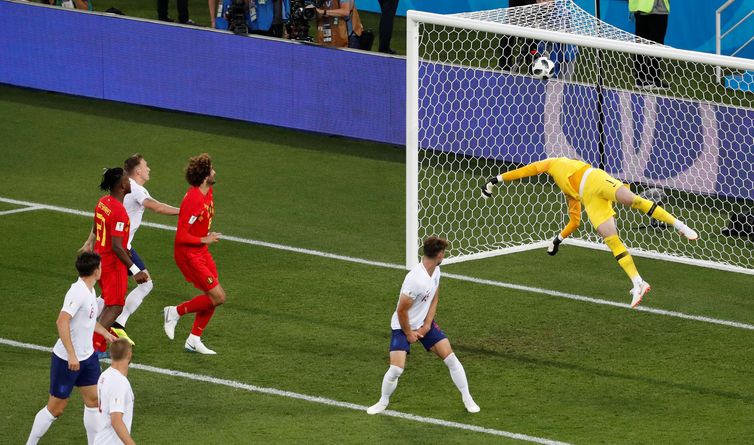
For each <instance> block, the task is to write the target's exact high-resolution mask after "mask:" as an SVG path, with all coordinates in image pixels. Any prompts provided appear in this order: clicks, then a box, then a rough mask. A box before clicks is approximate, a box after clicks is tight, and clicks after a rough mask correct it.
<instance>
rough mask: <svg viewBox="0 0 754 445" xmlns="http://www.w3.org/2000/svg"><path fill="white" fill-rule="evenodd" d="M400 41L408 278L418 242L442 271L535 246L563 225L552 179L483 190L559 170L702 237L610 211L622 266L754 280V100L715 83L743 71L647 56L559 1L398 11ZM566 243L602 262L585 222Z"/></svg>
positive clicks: (693, 59) (721, 61) (677, 56)
mask: <svg viewBox="0 0 754 445" xmlns="http://www.w3.org/2000/svg"><path fill="white" fill-rule="evenodd" d="M406 27H407V41H406V49H407V58H406V266H407V267H408V268H411V267H412V266H413V265H415V264H416V263H417V262H418V259H419V253H420V245H421V240H422V239H423V238H425V237H426V236H429V235H438V236H442V237H445V238H447V239H448V240H449V241H450V247H449V249H448V251H447V252H446V260H445V262H446V263H454V262H460V261H468V260H475V259H480V258H487V257H491V256H496V255H502V254H507V253H512V252H519V251H525V250H530V249H535V248H540V247H544V246H545V245H546V244H547V243H548V242H549V240H550V239H552V238H553V237H554V236H555V235H556V234H557V233H558V232H559V231H560V229H561V228H562V227H563V226H564V225H565V222H566V220H567V217H568V211H567V206H566V203H565V199H564V197H563V196H562V193H560V192H559V190H558V189H557V188H556V187H555V185H554V183H553V182H552V181H551V180H550V181H547V180H546V179H547V178H538V177H533V178H528V179H526V180H522V181H518V182H514V183H510V184H507V185H502V186H501V187H499V188H498V189H497V190H496V195H495V196H493V198H491V199H489V200H484V199H483V198H482V196H481V193H480V186H481V185H482V184H483V183H484V182H485V181H486V180H487V178H489V177H491V176H493V175H496V174H498V173H500V172H502V171H506V170H510V169H512V168H515V167H517V166H520V165H523V164H526V163H529V162H533V161H536V160H540V159H544V158H546V157H557V156H566V157H571V158H578V159H583V160H585V161H587V162H589V163H590V164H592V165H593V166H595V167H600V168H603V169H605V170H606V171H607V172H608V173H609V174H611V175H612V176H614V177H616V178H618V179H620V180H622V181H623V182H624V183H626V184H628V185H630V187H631V189H632V190H633V191H634V192H635V193H640V194H646V195H652V197H651V198H650V199H653V200H660V201H661V204H662V205H663V207H665V208H666V209H667V210H668V211H669V212H670V213H671V214H674V215H675V216H676V217H678V218H679V219H681V220H683V221H684V222H686V223H687V224H688V225H689V226H691V227H693V228H694V229H696V230H697V231H698V232H699V233H700V239H699V240H698V241H697V242H695V243H690V242H687V241H685V240H684V239H682V238H681V237H680V235H678V234H677V233H676V232H675V231H674V230H673V229H672V228H666V227H664V226H663V225H662V224H657V223H656V222H653V221H651V220H650V218H649V217H647V216H646V215H644V214H642V213H640V212H638V211H636V210H633V209H625V208H621V206H620V205H616V206H615V207H616V209H615V210H616V212H617V215H616V219H617V221H618V227H619V232H620V234H621V237H622V238H623V239H624V240H625V241H626V245H627V246H628V247H629V249H630V251H631V253H632V254H633V255H636V256H644V257H650V258H657V259H662V260H669V261H676V262H681V263H686V264H693V265H698V266H704V267H711V268H716V269H722V270H728V271H735V272H741V273H748V274H754V253H753V252H754V227H751V225H754V85H752V84H750V83H749V84H746V80H743V81H739V84H738V85H739V88H738V89H735V88H728V87H726V86H725V85H720V84H719V83H718V82H717V75H716V74H717V71H718V70H719V69H720V70H722V72H723V73H725V75H728V76H729V77H730V78H731V79H737V78H736V77H735V76H738V75H740V73H741V72H742V71H744V72H745V71H752V72H754V60H748V59H741V58H734V57H727V56H718V55H714V54H707V53H700V52H693V51H685V50H678V49H674V48H670V47H667V46H663V45H658V44H653V43H652V42H648V41H643V40H641V39H638V38H636V37H635V36H633V35H632V34H630V33H626V32H623V31H621V30H619V29H617V28H614V27H612V26H611V25H609V24H606V23H603V22H600V21H598V20H597V19H596V18H595V17H593V16H591V15H589V14H588V13H586V12H585V11H583V10H581V9H580V8H578V6H576V5H575V4H574V3H572V2H571V1H570V0H554V1H551V2H548V3H540V4H537V5H532V6H524V7H519V8H504V9H497V10H491V11H479V12H475V13H465V14H454V15H439V14H431V13H425V12H418V11H409V12H408V14H407V21H406ZM539 57H547V58H549V59H551V60H553V61H555V65H556V66H557V68H556V70H555V71H554V72H553V74H552V77H551V78H549V79H541V78H535V77H534V76H533V75H532V74H531V71H530V67H531V63H532V61H533V60H534V59H536V58H539ZM741 78H743V79H747V77H745V76H744V77H741ZM545 176H546V175H545ZM747 218H750V219H747ZM750 231H752V233H750ZM566 244H571V245H578V246H582V247H588V248H596V249H604V250H607V248H606V247H605V246H604V245H603V243H602V242H601V239H600V238H599V236H598V235H597V234H596V231H595V230H594V229H593V228H592V227H591V225H590V223H589V222H588V219H587V218H586V217H585V215H584V216H583V217H582V225H581V227H580V229H579V230H578V231H576V232H575V233H574V234H573V235H572V236H571V237H570V238H569V239H568V240H567V241H566Z"/></svg>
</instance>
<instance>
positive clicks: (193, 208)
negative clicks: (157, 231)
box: [175, 187, 215, 253]
mask: <svg viewBox="0 0 754 445" xmlns="http://www.w3.org/2000/svg"><path fill="white" fill-rule="evenodd" d="M214 216H215V202H214V201H213V199H212V187H210V188H209V191H207V194H206V195H205V194H204V193H202V191H201V190H199V187H191V188H189V189H188V191H187V192H186V195H185V196H184V197H183V201H181V211H180V212H179V213H178V230H176V232H175V251H176V253H178V252H179V251H186V250H193V249H204V250H207V245H206V244H204V243H202V238H203V237H205V236H207V234H208V233H209V230H210V228H211V227H212V218H213V217H214Z"/></svg>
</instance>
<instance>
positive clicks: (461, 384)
mask: <svg viewBox="0 0 754 445" xmlns="http://www.w3.org/2000/svg"><path fill="white" fill-rule="evenodd" d="M443 361H444V362H445V365H447V366H448V369H449V370H450V378H451V379H453V383H455V384H456V388H458V390H459V391H461V397H462V398H463V400H469V399H471V394H470V393H469V382H468V381H466V371H464V370H463V365H462V364H461V362H460V361H459V360H458V358H457V357H456V355H455V354H450V355H449V356H447V357H445V360H443Z"/></svg>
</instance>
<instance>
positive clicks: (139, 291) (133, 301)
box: [115, 280, 154, 327]
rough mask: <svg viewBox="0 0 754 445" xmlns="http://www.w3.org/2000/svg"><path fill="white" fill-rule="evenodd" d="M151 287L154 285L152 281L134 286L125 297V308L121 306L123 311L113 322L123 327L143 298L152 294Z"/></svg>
mask: <svg viewBox="0 0 754 445" xmlns="http://www.w3.org/2000/svg"><path fill="white" fill-rule="evenodd" d="M153 287H154V284H152V280H149V281H147V282H146V283H141V284H140V285H138V286H136V287H135V288H134V290H132V291H131V293H130V294H128V296H127V297H126V304H125V306H123V311H122V312H121V313H120V315H118V318H116V319H115V321H116V322H117V323H118V324H119V325H121V326H123V327H125V326H126V323H127V322H128V317H130V316H131V314H133V313H134V312H136V309H138V308H139V306H140V305H141V303H142V301H144V298H146V297H147V295H149V293H150V292H152V288H153Z"/></svg>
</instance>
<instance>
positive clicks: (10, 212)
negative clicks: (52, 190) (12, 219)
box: [0, 206, 42, 216]
mask: <svg viewBox="0 0 754 445" xmlns="http://www.w3.org/2000/svg"><path fill="white" fill-rule="evenodd" d="M32 210H42V208H41V207H37V206H31V207H22V208H20V209H13V210H4V211H2V212H0V216H4V215H12V214H14V213H21V212H31V211H32Z"/></svg>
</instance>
